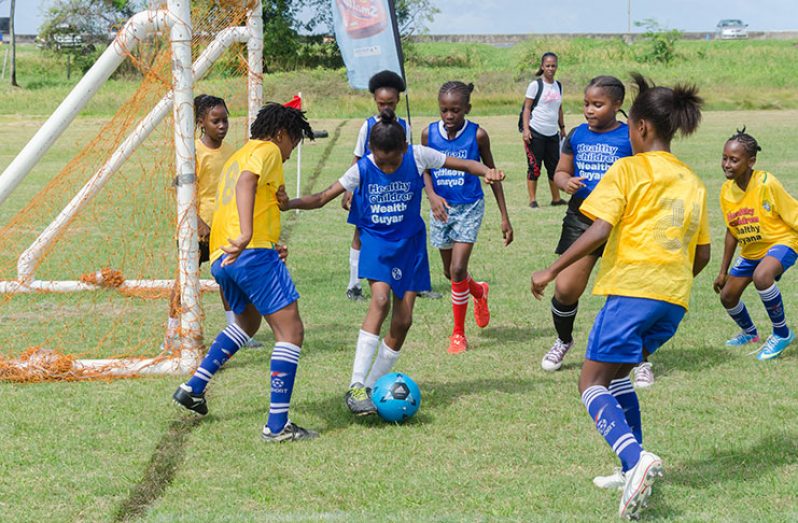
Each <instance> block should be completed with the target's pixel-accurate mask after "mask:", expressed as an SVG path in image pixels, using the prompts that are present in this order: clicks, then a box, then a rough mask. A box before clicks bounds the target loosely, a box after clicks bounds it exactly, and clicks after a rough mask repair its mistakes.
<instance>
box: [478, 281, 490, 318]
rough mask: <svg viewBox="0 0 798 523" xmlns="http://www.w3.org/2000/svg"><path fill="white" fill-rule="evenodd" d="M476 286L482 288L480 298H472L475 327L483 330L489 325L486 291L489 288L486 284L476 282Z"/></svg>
mask: <svg viewBox="0 0 798 523" xmlns="http://www.w3.org/2000/svg"><path fill="white" fill-rule="evenodd" d="M477 285H481V286H482V291H483V292H482V297H481V298H479V299H477V298H476V297H475V298H474V320H475V321H476V322H477V327H479V328H481V329H484V328H485V327H487V326H488V323H490V309H488V291H490V286H489V285H488V282H484V281H478V282H477Z"/></svg>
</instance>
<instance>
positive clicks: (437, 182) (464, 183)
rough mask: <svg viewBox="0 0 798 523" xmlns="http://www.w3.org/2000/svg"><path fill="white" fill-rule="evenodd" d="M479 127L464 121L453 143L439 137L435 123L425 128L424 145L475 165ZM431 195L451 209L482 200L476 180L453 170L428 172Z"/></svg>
mask: <svg viewBox="0 0 798 523" xmlns="http://www.w3.org/2000/svg"><path fill="white" fill-rule="evenodd" d="M478 129H479V125H477V124H475V123H474V122H469V121H466V123H465V128H464V129H463V130H462V132H461V133H460V135H459V136H458V137H457V138H455V139H454V140H449V138H448V137H447V136H444V135H443V134H441V130H440V126H439V122H433V123H431V124H429V129H428V131H427V138H428V140H427V145H428V146H429V147H431V148H433V149H435V150H436V151H440V152H442V153H444V154H445V155H446V156H450V157H452V158H461V159H463V160H474V161H477V162H478V161H479V160H480V156H479V144H478V143H477V130H478ZM430 173H431V174H432V184H433V187H434V189H435V194H437V195H438V196H440V197H442V198H443V199H445V200H446V201H447V202H448V203H450V204H453V205H460V204H464V203H474V202H475V201H477V200H481V199H482V198H484V193H483V192H482V184H481V183H480V179H479V177H478V176H472V175H470V174H467V173H464V172H463V171H455V170H453V169H446V168H441V169H431V170H430Z"/></svg>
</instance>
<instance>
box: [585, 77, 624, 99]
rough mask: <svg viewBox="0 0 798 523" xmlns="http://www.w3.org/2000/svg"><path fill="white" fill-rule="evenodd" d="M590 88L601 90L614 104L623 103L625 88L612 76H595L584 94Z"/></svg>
mask: <svg viewBox="0 0 798 523" xmlns="http://www.w3.org/2000/svg"><path fill="white" fill-rule="evenodd" d="M591 87H597V88H599V89H601V90H602V91H604V93H605V94H606V95H607V96H608V97H609V98H610V99H611V100H612V101H614V102H621V103H623V99H624V97H625V96H626V87H624V85H623V82H622V81H620V80H618V79H617V78H615V77H614V76H597V77H595V78H593V79H592V80H590V82H589V83H588V84H587V87H585V92H587V90H588V89H590V88H591Z"/></svg>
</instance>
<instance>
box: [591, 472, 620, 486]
mask: <svg viewBox="0 0 798 523" xmlns="http://www.w3.org/2000/svg"><path fill="white" fill-rule="evenodd" d="M593 484H594V485H595V486H597V487H598V488H606V489H622V488H623V487H624V485H626V474H624V473H623V470H621V467H615V471H614V472H613V473H612V474H611V475H609V476H596V477H595V478H593Z"/></svg>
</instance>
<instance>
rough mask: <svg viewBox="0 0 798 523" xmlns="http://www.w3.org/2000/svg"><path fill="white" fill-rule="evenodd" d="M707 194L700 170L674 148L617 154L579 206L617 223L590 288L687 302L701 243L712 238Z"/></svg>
mask: <svg viewBox="0 0 798 523" xmlns="http://www.w3.org/2000/svg"><path fill="white" fill-rule="evenodd" d="M706 193H707V191H706V187H704V183H703V182H702V181H701V180H700V179H699V178H698V176H696V174H695V173H694V172H693V171H692V170H691V169H690V167H688V166H687V165H685V164H684V163H682V162H681V161H680V160H679V159H678V158H676V157H675V156H674V155H672V154H671V153H668V152H664V151H653V152H648V153H642V154H636V155H634V156H629V157H626V158H621V159H620V160H617V161H616V162H615V163H614V164H613V165H612V167H610V168H609V170H607V173H606V174H605V175H604V177H603V178H602V179H601V181H600V182H599V183H598V185H597V186H596V188H595V189H593V192H591V193H590V196H588V197H587V199H586V200H585V202H584V203H583V204H582V206H581V207H580V210H581V211H582V212H583V213H584V214H585V215H586V216H588V217H590V218H592V219H594V220H595V219H602V220H604V221H606V222H608V223H610V224H612V226H613V228H612V232H611V233H610V236H609V238H608V239H607V245H606V247H605V248H604V255H603V257H602V260H601V267H600V268H599V273H598V277H597V280H596V285H595V286H594V288H593V294H598V295H616V296H629V297H634V298H649V299H653V300H660V301H665V302H668V303H673V304H676V305H680V306H682V307H684V308H685V309H687V305H688V302H689V300H690V290H691V288H692V286H693V260H694V259H695V248H696V245H706V244H708V243H709V242H710V237H709V217H708V214H707V203H706V200H707V198H706V196H707V194H706Z"/></svg>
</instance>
